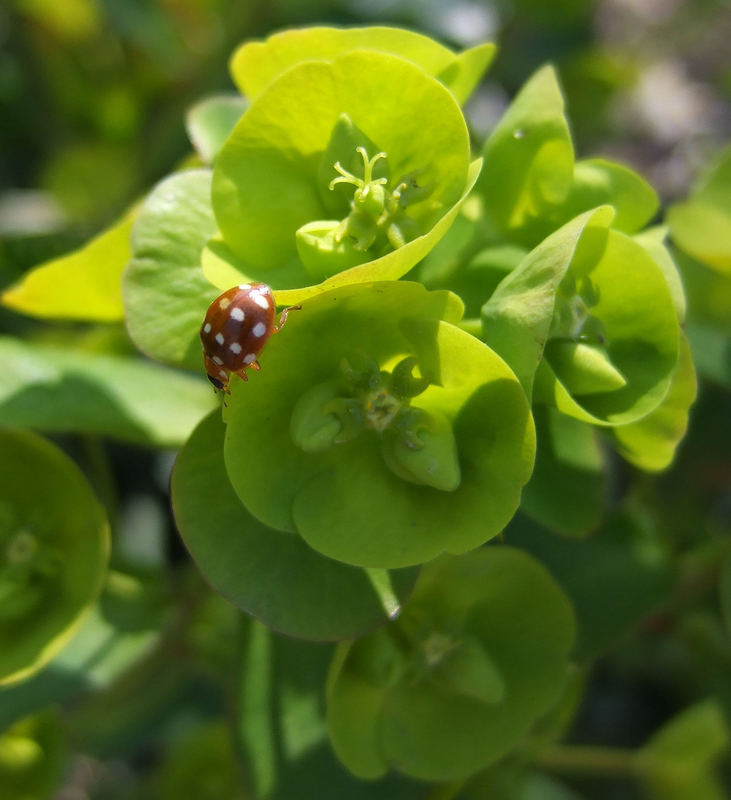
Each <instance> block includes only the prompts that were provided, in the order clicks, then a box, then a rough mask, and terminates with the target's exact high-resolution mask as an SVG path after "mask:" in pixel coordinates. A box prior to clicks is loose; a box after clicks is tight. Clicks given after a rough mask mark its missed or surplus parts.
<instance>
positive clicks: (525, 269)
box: [481, 206, 614, 396]
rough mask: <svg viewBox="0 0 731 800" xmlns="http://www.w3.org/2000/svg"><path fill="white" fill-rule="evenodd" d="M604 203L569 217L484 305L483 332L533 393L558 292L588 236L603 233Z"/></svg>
mask: <svg viewBox="0 0 731 800" xmlns="http://www.w3.org/2000/svg"><path fill="white" fill-rule="evenodd" d="M613 215H614V212H613V210H612V209H611V208H609V207H607V206H603V207H601V208H598V209H595V210H593V211H588V212H586V213H585V214H582V215H581V216H579V217H576V219H574V220H572V221H571V222H568V223H567V224H566V225H564V226H563V227H562V228H560V229H559V230H557V231H555V232H554V233H553V234H551V236H549V237H548V238H547V239H545V240H544V241H543V242H541V244H539V245H538V246H537V247H535V248H534V249H533V250H531V252H530V253H528V254H527V255H526V256H525V258H524V259H523V260H522V261H521V262H520V264H519V265H518V266H517V267H516V268H515V269H514V270H513V271H512V272H510V273H509V274H508V275H507V276H506V277H505V278H504V279H503V280H502V281H501V282H500V283H499V284H498V287H497V289H495V291H494V292H493V294H492V296H491V297H490V299H489V300H488V301H487V302H486V303H485V305H484V306H483V307H482V312H481V313H482V330H483V335H482V338H483V339H484V340H485V341H486V342H487V343H488V344H489V345H490V347H492V348H494V349H495V350H496V351H497V352H498V353H499V354H500V355H501V356H502V357H503V358H504V359H505V360H506V361H507V362H508V364H510V366H511V367H512V369H513V370H514V371H515V374H516V375H517V376H518V378H519V379H520V382H521V384H522V385H523V388H524V389H525V390H526V392H527V393H528V395H529V396H530V394H531V392H532V389H533V380H534V377H535V373H536V369H537V367H538V365H539V363H540V361H541V358H542V355H543V348H544V347H545V344H546V341H547V339H548V336H549V333H550V330H551V321H552V319H553V315H554V311H555V307H556V292H557V291H558V287H559V286H560V284H561V282H562V281H563V280H564V278H565V276H566V273H567V272H568V270H569V268H570V266H571V264H572V262H573V261H574V259H575V258H576V257H577V251H578V250H579V248H580V245H581V243H582V242H589V243H591V242H593V241H594V240H595V239H596V238H597V237H603V235H604V231H605V230H606V228H607V227H608V226H609V224H610V222H611V220H612V217H613Z"/></svg>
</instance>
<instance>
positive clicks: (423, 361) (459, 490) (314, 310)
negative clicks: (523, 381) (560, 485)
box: [225, 282, 534, 568]
mask: <svg viewBox="0 0 731 800" xmlns="http://www.w3.org/2000/svg"><path fill="white" fill-rule="evenodd" d="M453 301H454V296H453V295H449V294H447V293H443V292H431V293H428V292H426V291H425V290H424V289H423V288H422V287H421V286H419V285H418V284H412V283H406V282H390V283H382V284H373V285H368V284H359V285H354V286H350V287H346V288H343V289H340V290H337V291H333V292H330V293H328V294H324V295H319V296H318V297H316V298H312V299H311V300H309V301H305V302H304V303H303V304H302V310H301V311H300V312H298V313H297V314H296V315H295V314H291V315H290V317H289V320H288V322H287V328H286V329H285V330H284V331H283V332H282V334H281V335H277V337H276V338H275V339H273V340H272V341H271V342H270V343H269V344H268V345H267V350H266V351H265V353H264V354H263V357H262V359H261V365H262V371H261V373H260V374H259V375H257V376H252V377H251V378H250V379H249V381H248V383H247V384H245V385H244V384H242V383H241V382H240V381H235V382H234V384H233V385H232V395H231V399H230V402H229V408H228V409H227V414H226V420H227V423H228V427H227V432H226V444H225V458H226V467H227V470H228V474H229V477H230V479H231V483H232V485H233V487H234V489H235V490H236V493H237V494H238V495H239V497H240V498H241V500H242V502H243V503H244V505H245V506H246V507H247V508H248V509H249V511H250V512H251V513H252V514H253V515H254V516H255V517H257V518H258V519H260V520H261V521H262V522H263V523H265V524H267V525H270V526H271V527H274V528H278V529H280V530H286V531H292V532H297V533H299V534H300V535H301V536H302V537H303V538H304V539H305V541H306V542H307V543H308V544H309V545H310V546H311V547H313V548H314V549H316V550H318V551H319V552H321V553H323V554H325V555H327V556H329V557H330V558H334V559H337V560H340V561H344V562H346V563H350V564H357V565H360V566H368V567H379V568H391V567H401V566H408V565H412V564H418V563H422V562H424V561H428V560H430V559H431V558H433V557H434V556H436V555H437V554H438V553H440V552H441V551H443V550H445V549H446V550H448V551H450V552H464V551H465V550H469V549H471V548H473V547H475V546H477V545H479V544H481V543H482V542H484V541H486V540H487V539H489V538H490V537H491V536H494V535H495V534H497V533H498V532H499V531H500V530H501V529H502V527H503V526H504V525H505V524H506V522H507V521H508V520H509V519H510V517H511V516H512V515H513V513H514V512H515V509H516V508H517V506H518V503H519V499H520V489H521V487H522V486H523V484H524V483H525V482H526V481H527V479H528V477H529V475H530V472H531V469H532V465H533V453H534V428H533V422H532V419H531V417H530V413H529V409H528V404H527V401H526V398H525V394H524V393H523V391H522V389H521V387H520V385H519V384H518V383H517V381H516V379H515V376H514V375H513V373H512V372H511V371H510V369H509V368H508V367H507V365H506V364H505V363H504V362H503V361H502V360H501V359H500V358H499V357H498V356H496V355H495V353H493V352H492V351H491V350H490V349H489V348H488V347H486V346H485V345H484V344H482V343H481V342H480V341H479V340H477V339H475V338H474V337H472V336H470V335H469V334H466V333H464V332H463V331H461V330H459V329H458V328H456V327H454V326H453V325H451V324H449V322H445V321H441V320H440V317H446V319H447V320H455V316H454V311H455V310H456V309H455V307H454V306H453V305H452V303H453ZM455 321H456V320H455ZM359 352H361V353H365V354H366V355H367V356H368V357H369V358H370V359H372V360H373V362H375V364H376V365H377V366H378V368H380V369H384V368H386V369H391V368H393V365H394V364H396V363H397V362H398V361H400V360H401V359H403V358H404V357H407V356H415V357H416V360H417V362H418V364H419V367H420V370H421V372H422V374H424V375H427V376H428V377H429V379H430V381H431V385H430V386H429V388H427V389H426V390H425V391H423V392H421V393H420V394H418V396H416V397H414V398H413V400H412V402H411V405H410V406H408V408H406V409H404V414H405V416H404V417H403V419H404V420H405V421H406V428H403V427H399V423H398V420H395V421H394V423H393V425H394V427H393V429H392V430H391V429H389V428H388V427H387V428H386V430H385V432H384V435H390V434H391V433H394V434H395V433H397V432H399V433H400V434H402V435H405V436H409V435H410V434H408V425H409V424H411V423H409V422H408V420H409V419H412V418H413V419H416V420H418V419H420V417H419V414H423V413H426V414H427V415H428V414H429V413H430V412H432V411H434V412H435V413H438V414H439V415H442V416H443V417H445V418H446V420H448V422H449V424H450V425H451V427H452V430H453V433H454V439H455V441H456V451H457V460H458V464H459V468H460V473H461V477H460V479H459V485H458V486H456V487H455V488H452V486H453V484H450V485H449V486H447V485H446V484H445V485H444V486H442V487H441V488H433V484H432V485H428V483H429V482H428V481H425V480H424V479H423V476H422V477H421V478H419V483H415V482H413V479H414V477H415V473H414V472H413V470H411V472H410V475H409V478H410V479H409V480H405V479H404V477H403V475H402V474H401V473H400V472H399V471H398V470H394V469H392V468H391V467H390V464H389V459H388V458H384V455H383V454H382V452H381V448H382V446H383V445H382V437H381V436H380V435H379V434H378V433H377V431H376V430H375V429H367V428H366V429H363V430H361V432H360V434H359V435H357V436H348V437H347V440H345V441H341V442H340V443H334V444H333V445H332V446H331V447H329V448H327V449H324V450H322V451H320V452H312V451H311V449H310V451H305V450H304V449H302V448H301V446H298V445H297V444H295V441H294V440H293V439H292V435H291V424H292V423H291V420H292V415H293V414H294V412H295V409H296V408H297V407H298V403H299V401H300V398H301V397H303V396H305V395H306V393H307V392H308V391H309V390H310V389H311V387H313V386H316V385H318V384H321V383H324V382H326V381H328V380H332V379H334V378H336V377H337V376H338V375H339V374H340V370H341V363H342V360H343V359H344V358H345V359H350V358H351V357H352V356H353V355H354V354H357V353H359ZM344 402H345V406H343V408H345V407H347V398H344ZM327 408H328V406H326V407H325V410H327ZM334 408H335V409H336V410H337V408H338V406H336V407H334ZM300 409H301V407H300ZM359 413H361V412H359ZM414 414H415V415H416V417H413V415H414ZM409 415H412V416H409ZM417 425H418V423H417ZM302 430H304V429H302ZM416 435H417V438H418V427H417V429H416ZM444 441H446V440H444ZM415 446H416V447H417V448H418V447H419V443H418V442H416V443H415ZM445 446H446V445H445ZM315 450H317V448H315ZM424 452H427V451H424ZM252 454H255V457H252ZM449 489H452V490H451V491H450V490H449Z"/></svg>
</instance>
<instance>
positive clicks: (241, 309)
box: [201, 283, 301, 394]
mask: <svg viewBox="0 0 731 800" xmlns="http://www.w3.org/2000/svg"><path fill="white" fill-rule="evenodd" d="M299 308H301V306H291V307H290V308H285V309H284V311H282V314H281V316H280V318H279V323H278V324H277V323H275V321H274V317H275V311H276V305H275V303H274V297H273V296H272V290H271V289H270V288H269V287H268V286H267V285H266V284H265V283H242V284H241V285H240V286H234V287H233V288H231V289H229V290H228V291H226V292H224V293H223V294H222V295H220V296H219V297H217V298H216V299H215V300H214V301H213V302H212V303H211V305H210V306H209V307H208V311H206V316H205V319H204V320H203V324H202V325H201V342H202V343H203V366H204V367H205V369H206V373H207V374H208V380H209V381H210V382H211V383H212V384H213V386H214V388H215V389H216V390H217V391H221V392H225V393H226V394H231V391H230V390H229V388H228V383H229V379H230V377H231V373H232V372H233V373H234V374H236V375H238V376H239V377H240V378H242V379H243V380H248V378H247V377H246V370H247V369H255V370H258V369H259V362H258V361H257V360H256V359H257V356H258V355H259V353H260V352H261V351H262V349H263V347H264V345H265V344H266V342H267V339H268V338H269V337H270V336H271V335H272V334H273V333H276V332H277V331H278V330H279V329H280V328H281V327H282V326H283V325H284V323H285V322H286V320H287V312H289V311H294V310H295V309H299Z"/></svg>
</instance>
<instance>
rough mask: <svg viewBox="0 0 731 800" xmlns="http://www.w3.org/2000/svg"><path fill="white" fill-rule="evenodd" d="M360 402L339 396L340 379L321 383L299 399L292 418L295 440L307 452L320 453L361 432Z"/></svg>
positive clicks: (291, 426) (292, 430)
mask: <svg viewBox="0 0 731 800" xmlns="http://www.w3.org/2000/svg"><path fill="white" fill-rule="evenodd" d="M360 429H361V425H360V414H359V411H358V407H357V403H355V402H351V401H350V400H349V399H348V398H341V397H340V385H339V383H338V382H337V381H326V382H325V383H318V384H316V385H315V386H312V387H311V388H310V389H308V390H307V391H306V392H305V393H304V394H303V395H302V396H301V397H300V399H299V400H298V401H297V405H296V406H295V407H294V411H293V412H292V417H291V419H290V428H289V430H290V434H291V436H292V440H293V441H294V443H295V444H296V445H297V446H298V447H300V448H301V449H302V450H304V451H305V452H306V453H321V452H322V451H323V450H327V449H328V448H329V447H332V445H334V444H338V443H340V442H343V441H347V440H349V439H352V438H353V437H354V436H355V435H357V433H358V432H359V431H360Z"/></svg>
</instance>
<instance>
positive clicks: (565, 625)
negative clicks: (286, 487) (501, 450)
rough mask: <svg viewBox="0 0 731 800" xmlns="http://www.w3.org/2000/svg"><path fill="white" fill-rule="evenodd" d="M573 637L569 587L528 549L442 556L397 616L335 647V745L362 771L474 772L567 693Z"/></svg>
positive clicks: (331, 685) (455, 775)
mask: <svg viewBox="0 0 731 800" xmlns="http://www.w3.org/2000/svg"><path fill="white" fill-rule="evenodd" d="M573 640H574V618H573V612H572V609H571V605H570V603H569V601H568V599H567V597H566V595H565V594H564V593H563V592H562V590H561V589H560V588H559V586H558V585H557V584H556V583H555V581H554V580H553V578H552V577H551V576H550V575H549V573H548V572H547V571H546V570H545V568H544V567H542V566H541V565H540V564H539V563H538V562H537V561H536V560H534V559H533V558H532V557H531V556H529V555H527V554H526V553H524V552H521V551H519V550H516V549H513V548H509V547H503V546H499V547H493V546H490V547H485V548H482V549H480V550H478V551H476V552H474V553H470V554H469V555H464V556H457V557H442V558H440V559H437V560H436V561H434V562H433V563H431V564H429V565H427V566H426V567H424V568H423V570H422V573H421V575H420V577H419V580H418V582H417V585H416V588H415V590H414V594H413V595H412V598H411V601H410V602H409V604H408V606H407V607H406V609H405V610H404V613H403V614H402V616H401V617H400V618H399V619H398V620H396V621H395V622H393V623H391V624H389V625H388V626H387V627H386V628H383V629H381V630H379V631H377V632H376V633H375V634H372V635H369V636H366V637H364V638H362V639H360V640H359V641H356V642H353V643H348V644H343V645H340V646H339V648H338V650H337V651H336V654H335V658H334V660H333V663H332V665H331V670H330V676H329V678H328V692H327V701H328V710H327V716H328V729H329V733H330V739H331V742H332V744H333V747H334V749H335V751H336V753H337V754H338V756H339V757H340V759H341V760H342V761H343V763H344V764H345V765H346V766H347V767H348V768H349V769H350V770H351V771H352V772H353V773H355V774H356V775H357V776H359V777H362V778H377V777H379V776H380V775H383V774H384V773H385V772H386V771H387V770H388V769H389V767H393V768H394V769H397V770H398V771H400V772H403V773H406V774H407V775H411V776H413V777H416V778H421V779H424V780H436V781H440V780H459V779H461V778H465V777H467V776H469V775H471V774H473V773H475V772H477V771H479V770H481V769H484V768H486V767H488V766H489V765H490V764H492V763H494V762H495V761H496V760H497V759H499V758H500V757H501V756H502V755H504V754H505V753H506V752H507V751H508V750H510V749H511V748H512V747H513V746H514V745H515V743H516V742H517V741H518V740H519V739H521V738H522V737H523V736H524V735H525V734H526V732H527V731H528V730H529V728H530V726H531V725H532V724H533V723H534V722H535V720H536V719H537V718H538V717H539V716H540V715H541V714H543V713H545V712H546V711H547V710H548V709H549V708H550V707H551V706H552V704H553V703H555V702H556V700H557V699H558V698H559V696H560V694H561V691H562V687H563V685H564V680H565V678H566V675H567V668H568V656H569V651H570V648H571V646H572V644H573Z"/></svg>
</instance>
